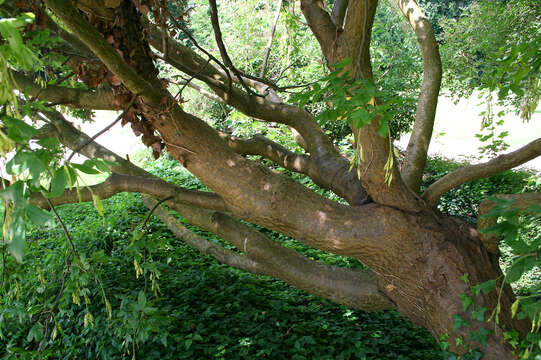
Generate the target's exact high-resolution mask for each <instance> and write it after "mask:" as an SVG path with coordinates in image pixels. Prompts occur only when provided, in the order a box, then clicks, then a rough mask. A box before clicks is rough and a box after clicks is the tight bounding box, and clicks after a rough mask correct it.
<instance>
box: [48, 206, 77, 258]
mask: <svg viewBox="0 0 541 360" xmlns="http://www.w3.org/2000/svg"><path fill="white" fill-rule="evenodd" d="M45 198H46V199H47V203H48V204H49V207H50V208H51V210H52V211H53V213H54V215H55V216H56V218H57V219H58V222H59V223H60V226H61V227H62V230H63V231H64V235H66V238H67V239H68V241H69V244H70V247H71V252H72V253H73V255H74V256H75V257H76V258H77V259H79V260H80V258H79V254H78V253H77V250H75V244H74V243H73V239H72V238H71V235H70V233H69V231H68V228H67V227H66V224H64V221H62V218H61V217H60V215H59V214H58V212H57V211H56V208H55V207H54V205H53V202H52V201H51V199H49V198H48V197H45ZM70 255H71V254H70ZM68 257H69V255H68Z"/></svg>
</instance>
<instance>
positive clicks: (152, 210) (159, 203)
mask: <svg viewBox="0 0 541 360" xmlns="http://www.w3.org/2000/svg"><path fill="white" fill-rule="evenodd" d="M174 197H175V195H171V196H168V197H166V198H164V199H161V200H160V201H158V202H157V203H156V204H155V205H154V206H153V207H152V209H150V211H149V212H148V215H147V217H146V218H145V220H144V221H143V224H142V225H141V227H142V228H145V227H146V225H147V222H148V220H149V219H150V217H151V216H152V213H153V212H154V210H156V209H157V208H158V206H160V205H161V204H163V203H164V202H166V201H168V200H171V199H172V198H174Z"/></svg>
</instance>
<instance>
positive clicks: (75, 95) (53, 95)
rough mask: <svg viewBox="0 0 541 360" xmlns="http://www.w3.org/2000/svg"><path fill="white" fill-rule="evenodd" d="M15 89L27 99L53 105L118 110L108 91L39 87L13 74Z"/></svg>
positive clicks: (23, 76)
mask: <svg viewBox="0 0 541 360" xmlns="http://www.w3.org/2000/svg"><path fill="white" fill-rule="evenodd" d="M13 78H14V80H15V86H16V88H17V89H18V90H19V91H21V92H22V93H24V94H25V95H26V96H27V97H28V96H31V97H32V98H33V99H36V100H47V101H49V102H52V103H54V104H62V105H68V106H72V107H76V108H83V109H93V110H118V106H115V105H114V95H113V92H112V91H110V90H83V89H73V88H68V87H61V86H55V85H49V86H46V87H43V88H42V87H41V86H39V85H38V84H36V83H35V82H34V80H33V79H31V78H29V77H27V76H25V75H23V74H21V73H19V72H13Z"/></svg>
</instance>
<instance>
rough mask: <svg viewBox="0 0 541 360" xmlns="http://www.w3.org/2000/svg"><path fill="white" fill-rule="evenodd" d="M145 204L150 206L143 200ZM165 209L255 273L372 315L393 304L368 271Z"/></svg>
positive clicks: (226, 219)
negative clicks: (230, 249)
mask: <svg viewBox="0 0 541 360" xmlns="http://www.w3.org/2000/svg"><path fill="white" fill-rule="evenodd" d="M145 203H146V204H147V206H148V205H150V203H147V200H145ZM167 205H168V206H170V207H171V208H173V209H174V210H176V211H177V212H178V213H180V214H181V215H182V216H183V217H184V218H186V220H187V221H188V222H190V223H191V224H192V225H195V226H198V227H200V228H202V229H204V230H207V231H210V232H212V233H214V234H216V235H218V236H220V237H221V238H222V239H224V240H226V241H228V242H229V243H231V244H232V245H234V246H235V247H236V248H237V249H238V250H239V251H242V252H243V253H244V254H245V256H246V257H247V258H248V259H249V260H250V261H252V262H253V263H254V264H257V265H258V266H257V268H256V270H257V271H263V273H264V274H267V275H270V276H273V277H276V278H278V279H281V280H284V281H285V282H287V283H289V284H291V285H293V286H295V287H297V288H300V289H303V290H306V291H308V292H310V293H312V294H316V295H319V296H322V297H324V298H326V299H329V300H331V301H335V302H337V303H340V304H344V305H346V306H350V307H353V308H356V309H362V310H366V311H373V310H384V309H391V308H394V305H393V303H392V302H391V301H390V300H389V299H388V298H387V297H386V296H385V295H384V294H383V293H382V292H381V291H380V290H379V288H378V283H377V280H376V276H375V274H374V273H373V272H371V271H369V270H364V271H363V270H353V269H344V268H340V267H337V266H330V265H325V264H322V263H318V262H316V261H314V260H311V259H309V258H307V257H305V256H303V255H301V254H299V253H298V252H296V251H294V250H292V249H288V248H285V247H283V246H281V245H280V244H278V243H276V242H274V241H272V240H271V239H270V238H268V237H267V236H265V235H264V234H262V233H260V232H259V231H256V230H254V229H252V228H250V227H248V226H246V225H244V224H242V223H240V222H239V221H237V220H236V219H234V218H233V217H231V216H229V215H226V214H223V213H220V212H216V211H209V210H204V209H199V208H197V209H196V208H192V207H189V206H186V205H182V204H180V203H177V202H172V201H169V202H167ZM157 215H158V216H159V217H160V218H161V219H162V220H163V221H164V222H165V223H166V224H168V222H169V220H167V219H168V218H167V217H165V216H164V215H165V214H164V213H163V212H162V213H159V214H157ZM161 216H164V217H163V218H162V217H161ZM168 216H171V215H168ZM169 219H170V218H169ZM218 260H219V259H218ZM219 261H220V260H219ZM245 270H247V271H250V272H254V271H251V270H250V269H245Z"/></svg>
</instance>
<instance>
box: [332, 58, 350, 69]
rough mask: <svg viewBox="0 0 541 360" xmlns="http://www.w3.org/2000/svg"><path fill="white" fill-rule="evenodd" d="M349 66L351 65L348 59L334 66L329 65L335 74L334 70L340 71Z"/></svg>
mask: <svg viewBox="0 0 541 360" xmlns="http://www.w3.org/2000/svg"><path fill="white" fill-rule="evenodd" d="M350 64H351V58H349V57H348V58H345V59H344V60H342V61H340V62H338V63H336V64H334V65H331V68H334V69H335V72H336V70H342V69H343V68H345V67H346V66H348V65H350Z"/></svg>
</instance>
